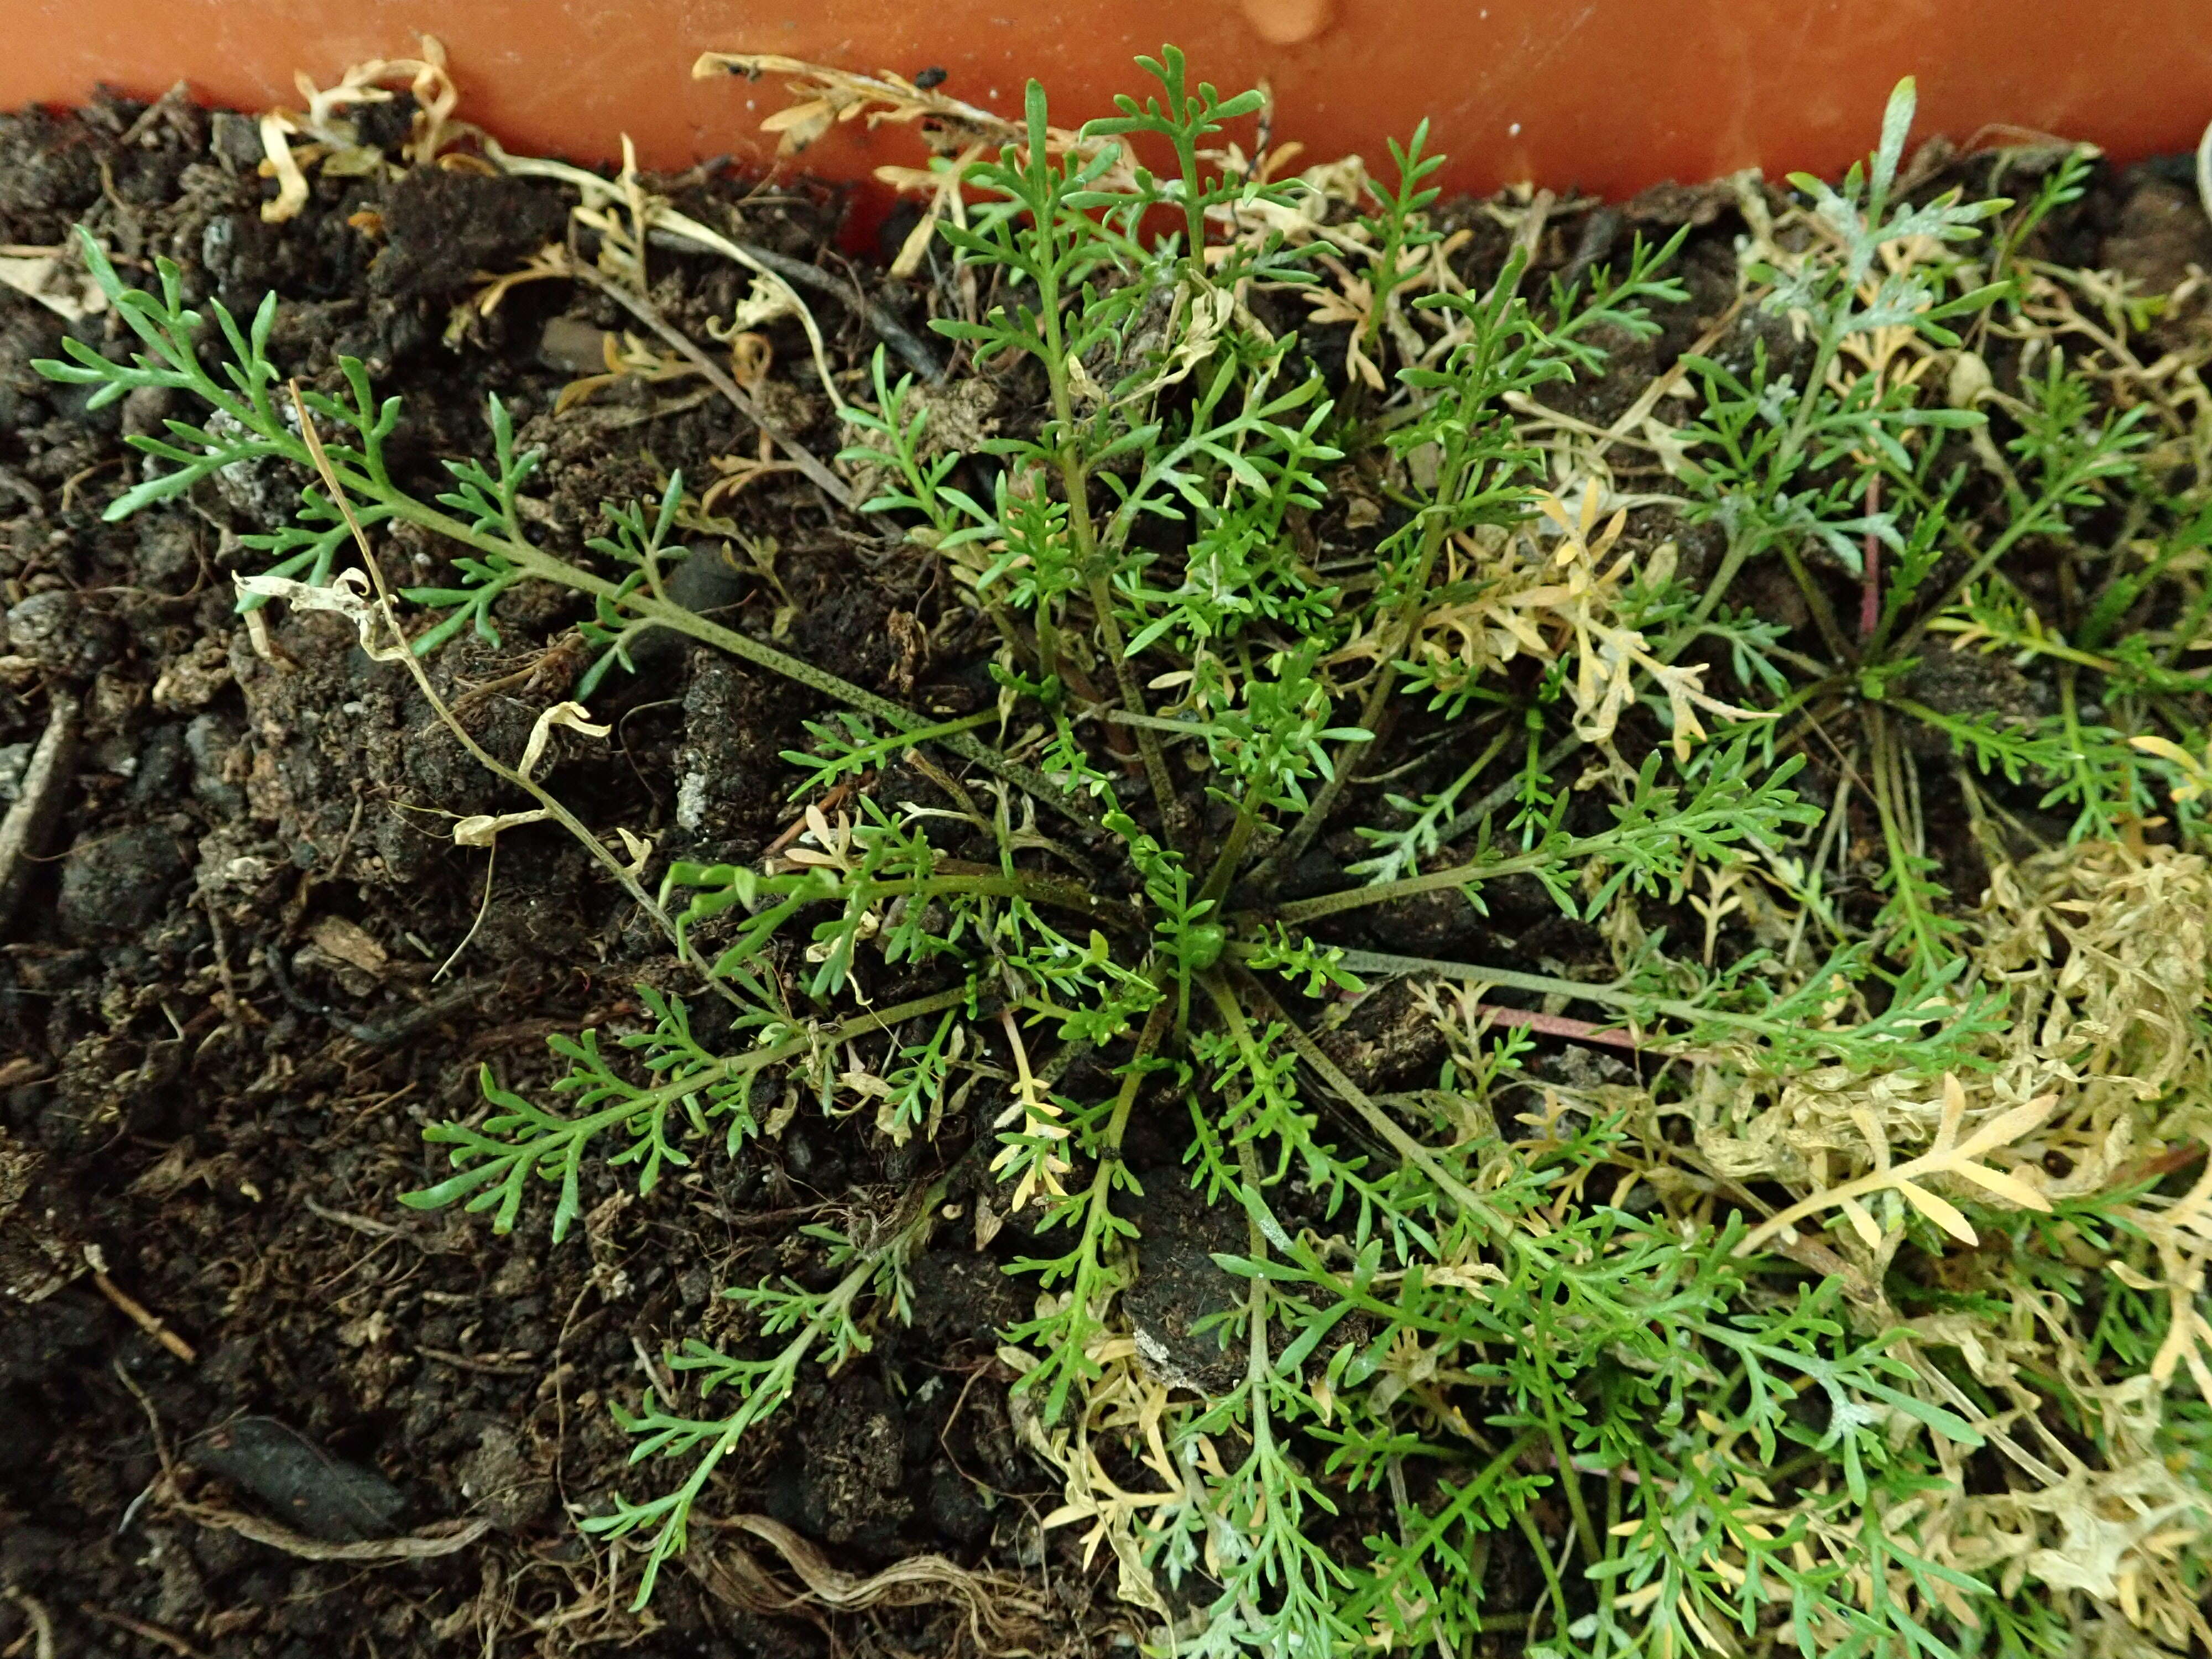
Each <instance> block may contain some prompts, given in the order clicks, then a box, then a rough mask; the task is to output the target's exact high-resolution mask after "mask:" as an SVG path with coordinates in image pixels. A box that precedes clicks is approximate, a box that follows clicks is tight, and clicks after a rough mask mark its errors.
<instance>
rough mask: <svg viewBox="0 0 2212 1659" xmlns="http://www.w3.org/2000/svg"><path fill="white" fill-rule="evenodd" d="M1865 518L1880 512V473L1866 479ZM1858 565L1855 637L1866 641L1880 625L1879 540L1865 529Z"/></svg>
mask: <svg viewBox="0 0 2212 1659" xmlns="http://www.w3.org/2000/svg"><path fill="white" fill-rule="evenodd" d="M1866 510H1867V517H1869V519H1871V518H1872V517H1874V515H1875V513H1879V512H1881V473H1879V472H1875V473H1872V474H1869V476H1868V478H1867V508H1866ZM1859 563H1860V565H1861V567H1862V568H1863V573H1864V585H1863V586H1862V587H1861V588H1860V589H1859V638H1860V639H1862V640H1870V639H1872V638H1873V637H1874V630H1875V629H1876V628H1878V627H1880V626H1881V538H1880V537H1879V536H1877V535H1875V533H1874V532H1873V531H1871V530H1869V531H1868V532H1867V533H1866V551H1865V552H1864V553H1863V555H1861V556H1860V560H1859Z"/></svg>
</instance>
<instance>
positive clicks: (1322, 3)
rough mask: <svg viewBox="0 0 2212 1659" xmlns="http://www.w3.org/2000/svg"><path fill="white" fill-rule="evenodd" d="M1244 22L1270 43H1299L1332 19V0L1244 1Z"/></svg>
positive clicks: (1320, 30) (1296, 44)
mask: <svg viewBox="0 0 2212 1659" xmlns="http://www.w3.org/2000/svg"><path fill="white" fill-rule="evenodd" d="M1243 3H1244V21H1246V22H1248V23H1249V24H1250V25H1251V26H1252V32H1253V33H1255V34H1257V35H1258V36H1259V37H1260V38H1261V40H1264V41H1266V42H1267V44H1268V45H1269V46H1301V45H1303V44H1304V43H1305V42H1306V41H1308V40H1312V39H1313V38H1314V37H1315V36H1316V35H1317V34H1319V33H1321V32H1322V30H1323V29H1326V28H1327V27H1328V26H1329V24H1330V23H1331V22H1332V21H1334V13H1335V10H1336V7H1335V3H1334V0H1243Z"/></svg>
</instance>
